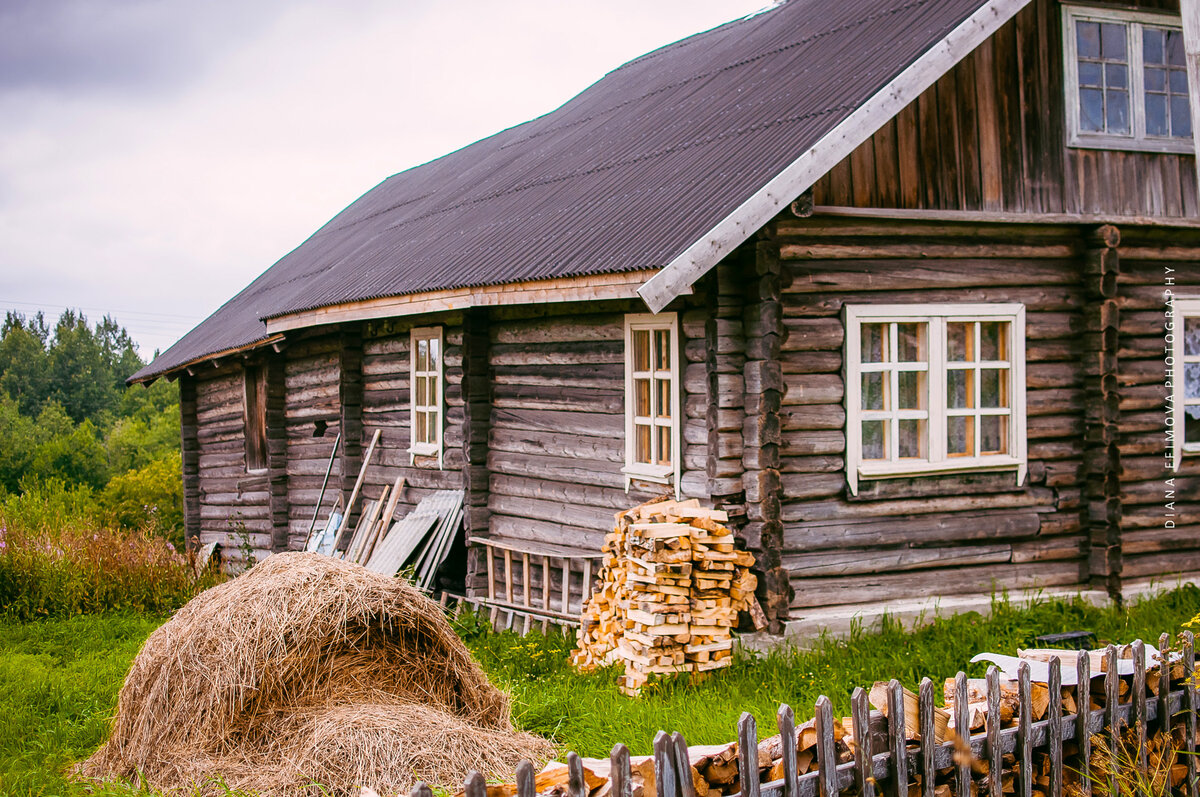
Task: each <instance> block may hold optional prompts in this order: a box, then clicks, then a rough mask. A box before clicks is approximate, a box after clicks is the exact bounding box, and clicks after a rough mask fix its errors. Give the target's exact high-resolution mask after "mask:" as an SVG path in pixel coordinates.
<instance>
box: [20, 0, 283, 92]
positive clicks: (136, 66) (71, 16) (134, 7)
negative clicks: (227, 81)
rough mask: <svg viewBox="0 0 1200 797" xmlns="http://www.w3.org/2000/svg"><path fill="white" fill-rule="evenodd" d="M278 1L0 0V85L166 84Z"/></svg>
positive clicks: (239, 37)
mask: <svg viewBox="0 0 1200 797" xmlns="http://www.w3.org/2000/svg"><path fill="white" fill-rule="evenodd" d="M284 7H286V6H285V4H284V3H283V2H281V1H279V0H253V2H245V0H242V1H241V2H239V1H238V0H0V91H11V90H21V89H27V90H35V91H48V92H79V91H99V92H103V91H117V92H135V93H142V92H151V93H153V92H158V91H163V90H171V89H173V88H176V87H178V86H180V85H183V84H186V83H188V82H190V81H191V80H194V79H195V78H196V77H197V76H199V75H201V74H202V73H203V72H204V68H205V66H206V65H207V64H209V63H212V62H213V60H215V59H217V58H219V57H220V56H221V55H222V54H223V53H225V52H228V51H229V50H230V49H231V48H232V47H235V46H237V45H238V44H241V43H242V42H244V41H245V40H246V39H247V38H249V37H251V36H253V35H255V34H256V33H257V32H258V31H259V30H261V29H262V27H264V26H265V25H266V24H269V23H270V21H271V20H273V19H274V18H275V17H276V15H277V14H278V13H279V11H280V9H281V8H284Z"/></svg>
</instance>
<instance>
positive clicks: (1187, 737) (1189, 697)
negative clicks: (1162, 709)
mask: <svg viewBox="0 0 1200 797" xmlns="http://www.w3.org/2000/svg"><path fill="white" fill-rule="evenodd" d="M1195 672H1196V640H1195V637H1194V636H1193V635H1192V632H1191V631H1184V632H1183V708H1184V724H1185V727H1186V730H1185V732H1184V734H1183V736H1184V740H1183V750H1184V756H1183V758H1184V763H1185V764H1187V768H1188V774H1187V783H1188V787H1187V790H1188V797H1197V784H1196V781H1197V780H1200V773H1198V772H1197V770H1198V769H1200V767H1197V766H1196V710H1197V708H1200V706H1197V705H1196V686H1195V677H1194V676H1195Z"/></svg>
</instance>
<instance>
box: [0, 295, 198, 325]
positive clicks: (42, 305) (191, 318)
mask: <svg viewBox="0 0 1200 797" xmlns="http://www.w3.org/2000/svg"><path fill="white" fill-rule="evenodd" d="M0 305H21V306H24V307H33V308H36V309H38V310H41V309H47V308H53V309H56V310H85V311H87V312H90V313H102V314H104V315H108V316H112V317H114V318H115V317H117V316H122V317H130V316H142V317H143V320H145V321H152V320H153V319H157V318H161V319H176V320H178V321H183V322H188V323H191V324H195V323H196V322H197V321H199V320H200V316H196V315H180V314H178V313H152V312H147V311H144V310H108V309H105V308H103V307H84V306H82V305H77V304H58V303H56V302H19V301H16V300H15V299H0Z"/></svg>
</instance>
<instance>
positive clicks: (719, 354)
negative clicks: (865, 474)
mask: <svg viewBox="0 0 1200 797" xmlns="http://www.w3.org/2000/svg"><path fill="white" fill-rule="evenodd" d="M748 259H749V257H748V250H740V251H739V252H738V253H737V254H735V255H733V256H731V257H729V258H727V259H726V260H725V261H724V262H722V263H719V264H717V266H716V268H714V269H713V271H712V273H711V274H710V275H709V276H708V277H706V278H705V280H704V281H703V283H702V284H703V287H704V291H705V296H706V298H707V299H708V314H707V318H706V319H705V323H704V374H705V399H706V402H705V411H704V412H705V427H706V428H707V430H708V446H707V455H706V459H705V475H706V476H707V482H708V494H709V497H710V498H711V500H712V502H713V504H714V505H715V506H718V507H721V508H723V509H724V510H725V511H726V512H727V513H728V514H729V522H728V524H727V525H728V527H729V528H730V529H733V530H734V531H737V532H739V533H742V529H743V527H744V526H745V523H746V494H745V491H744V488H743V486H742V473H743V471H744V470H745V466H744V464H743V462H742V425H743V423H744V422H745V419H746V411H745V407H744V404H745V388H744V384H745V383H744V381H743V377H742V370H743V368H744V366H745V364H746V338H745V335H744V334H743V330H742V305H743V304H744V301H745V296H744V293H745V286H744V277H743V272H744V270H745V269H746V268H748V267H749V266H747V264H746V262H745V261H747V260H748ZM751 547H754V546H753V545H752V546H751Z"/></svg>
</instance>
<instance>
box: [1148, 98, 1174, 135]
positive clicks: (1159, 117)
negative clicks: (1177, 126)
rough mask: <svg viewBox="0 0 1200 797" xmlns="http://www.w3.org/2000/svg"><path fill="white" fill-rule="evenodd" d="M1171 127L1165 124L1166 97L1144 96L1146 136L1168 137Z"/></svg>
mask: <svg viewBox="0 0 1200 797" xmlns="http://www.w3.org/2000/svg"><path fill="white" fill-rule="evenodd" d="M1170 133H1171V126H1170V125H1169V124H1167V95H1165V94H1146V135H1148V136H1166V135H1170Z"/></svg>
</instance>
